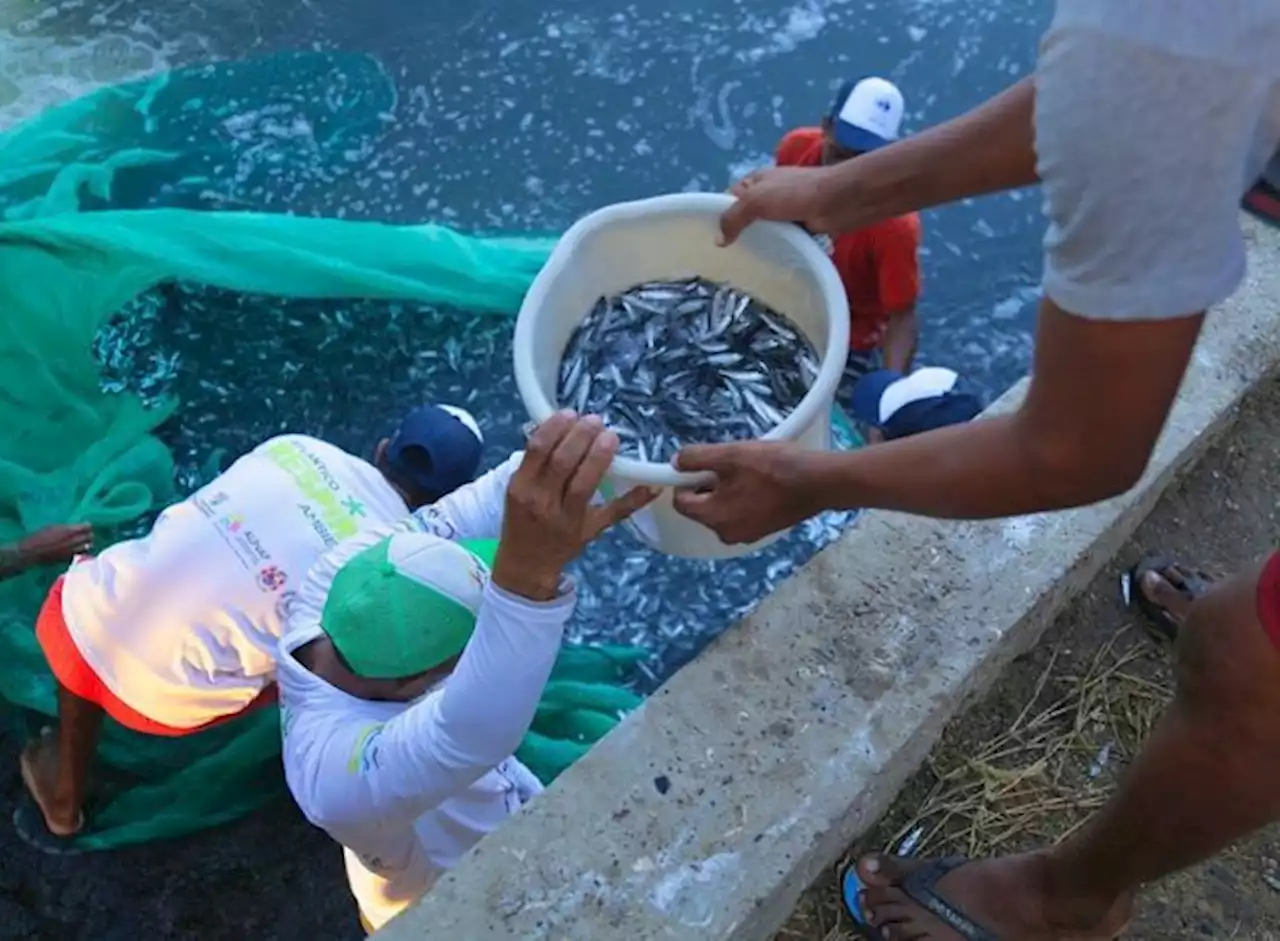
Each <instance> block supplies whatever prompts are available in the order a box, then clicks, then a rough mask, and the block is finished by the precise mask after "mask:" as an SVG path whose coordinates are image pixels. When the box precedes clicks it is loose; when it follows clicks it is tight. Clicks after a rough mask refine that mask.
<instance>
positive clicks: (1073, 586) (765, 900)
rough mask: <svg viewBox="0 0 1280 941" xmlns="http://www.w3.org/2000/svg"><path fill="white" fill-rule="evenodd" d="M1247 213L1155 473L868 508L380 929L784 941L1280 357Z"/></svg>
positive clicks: (1276, 263)
mask: <svg viewBox="0 0 1280 941" xmlns="http://www.w3.org/2000/svg"><path fill="white" fill-rule="evenodd" d="M1247 226H1248V230H1247V231H1248V234H1249V238H1250V242H1251V245H1250V253H1251V272H1250V275H1249V279H1248V281H1247V282H1246V284H1245V285H1244V287H1243V288H1242V289H1241V290H1240V291H1239V292H1238V293H1237V294H1236V296H1235V297H1234V298H1232V300H1231V301H1229V302H1228V303H1227V304H1225V305H1223V307H1222V309H1221V310H1218V311H1215V312H1214V314H1213V315H1212V316H1211V317H1210V320H1209V325H1208V327H1207V328H1206V331H1205V335H1204V337H1203V338H1202V340H1201V342H1200V344H1199V346H1198V348H1197V351H1196V354H1195V361H1194V365H1193V368H1192V370H1191V372H1190V374H1189V375H1188V377H1187V380H1186V382H1185V383H1184V385H1183V389H1182V394H1181V397H1180V400H1179V403H1178V405H1177V407H1176V409H1175V411H1174V413H1173V416H1172V418H1171V420H1170V422H1169V425H1168V427H1167V428H1166V430H1165V433H1164V435H1163V437H1162V439H1161V441H1160V444H1159V446H1158V448H1157V451H1156V454H1155V457H1154V458H1153V460H1152V463H1151V466H1150V468H1149V469H1148V472H1147V474H1146V475H1145V477H1144V478H1143V480H1142V481H1141V483H1140V484H1139V485H1138V486H1137V487H1136V488H1135V489H1134V490H1133V491H1131V492H1130V493H1128V494H1126V495H1125V496H1123V497H1121V498H1117V499H1115V500H1112V501H1109V502H1107V503H1104V504H1099V505H1097V506H1094V507H1089V508H1087V509H1084V510H1079V511H1075V512H1071V513H1059V514H1052V515H1035V516H1029V517H1021V518H1017V519H1012V520H1004V521H998V522H990V523H960V524H957V523H942V522H936V521H931V520H924V519H918V518H914V517H907V516H902V515H898V514H888V513H873V514H868V515H867V517H866V518H865V519H864V520H863V521H862V522H861V523H860V524H859V525H858V526H856V527H855V528H854V529H853V530H852V531H850V532H849V533H847V534H846V535H845V536H844V537H843V538H842V539H840V540H839V541H838V542H837V543H835V544H834V545H833V546H831V547H830V548H828V549H827V550H825V551H824V552H822V553H821V554H819V555H818V556H817V557H816V558H815V559H814V560H813V561H812V562H811V563H810V564H809V565H808V566H806V567H805V568H804V569H803V570H802V571H800V572H799V573H798V574H797V575H796V576H795V577H793V578H792V579H791V580H789V581H788V582H787V583H785V584H784V585H782V586H781V587H780V588H779V589H778V590H777V591H776V592H775V593H774V594H773V595H772V596H771V597H769V598H768V599H766V600H765V601H764V602H763V603H762V604H761V605H760V607H759V609H758V610H757V611H756V612H755V613H754V614H753V615H751V616H750V617H748V618H747V619H745V620H744V621H743V622H742V623H741V624H739V625H737V626H735V627H734V628H733V629H731V630H729V631H728V632H726V634H725V635H724V636H722V637H721V638H720V639H719V640H718V641H717V642H716V643H714V644H713V645H712V646H711V647H710V648H709V649H708V650H706V651H705V652H704V653H703V654H702V655H701V656H700V657H698V658H697V659H696V660H695V661H694V662H693V663H691V664H689V665H688V666H686V667H685V668H684V669H683V670H682V671H680V673H679V674H678V675H677V676H676V677H674V678H673V679H672V680H671V681H670V682H668V683H667V684H666V685H665V686H664V687H663V688H662V689H661V690H659V691H658V693H657V694H655V695H654V696H653V698H652V699H651V700H650V701H649V702H648V703H647V704H646V705H645V706H644V708H642V709H641V710H640V711H639V712H637V713H636V714H635V715H634V716H632V717H630V718H629V719H628V720H627V721H626V722H624V723H623V724H622V725H621V726H620V727H619V728H618V729H617V730H616V731H615V732H614V733H613V734H612V735H610V736H609V737H608V738H607V739H605V740H604V741H603V742H601V743H600V745H599V746H597V747H596V748H595V749H594V750H593V751H592V753H591V754H590V755H589V756H587V758H585V759H584V760H583V761H581V762H580V763H579V764H578V765H577V766H576V767H574V768H573V769H571V770H570V772H569V773H567V774H566V775H565V776H564V777H562V778H561V780H560V781H559V782H557V784H556V785H555V787H553V788H552V789H551V790H550V791H548V792H547V793H546V794H545V795H543V796H542V797H541V798H539V800H538V801H537V802H536V803H535V804H534V805H533V806H532V807H530V808H529V810H528V811H527V812H524V813H522V814H520V815H518V816H517V817H516V818H514V819H513V820H512V821H511V822H509V823H508V824H506V825H505V826H504V827H503V828H502V829H501V830H500V831H499V832H498V833H496V834H495V835H494V836H492V837H490V838H489V839H487V840H485V841H484V842H483V843H482V844H481V845H480V846H478V847H477V848H476V849H475V850H474V851H473V852H472V853H471V854H470V856H469V857H468V858H467V859H466V860H464V862H463V864H462V865H461V866H460V867H459V868H458V869H457V870H456V871H455V872H453V873H452V874H450V875H449V876H448V877H446V878H445V879H443V880H442V881H441V882H440V883H439V884H438V885H437V886H436V887H435V889H434V890H433V891H432V893H431V894H430V895H429V896H428V898H427V899H426V900H425V901H424V902H423V903H422V904H421V905H419V906H418V907H417V908H416V909H414V910H412V911H410V912H408V913H406V914H405V915H403V916H402V917H400V918H399V919H397V920H396V921H394V922H393V923H392V924H390V925H388V926H387V927H386V928H385V929H383V930H382V931H380V932H378V934H377V935H376V937H377V938H378V939H382V941H410V939H424V938H432V939H437V938H439V939H450V941H482V939H508V938H509V939H515V938H520V939H543V938H545V939H556V941H559V939H591V941H606V939H613V938H619V939H621V938H627V939H645V938H666V939H687V941H694V939H697V941H707V939H734V941H737V939H743V941H756V939H766V938H770V937H771V936H772V934H773V932H774V931H775V930H776V929H777V928H778V926H779V925H781V924H782V922H783V921H784V920H785V918H786V917H787V915H788V914H789V912H790V911H791V909H792V907H793V906H794V904H795V902H796V900H797V898H798V897H799V895H800V893H801V892H802V891H803V890H804V889H805V888H806V887H807V886H808V885H809V883H810V882H811V881H812V880H813V879H814V878H815V877H816V876H817V875H818V873H819V872H820V871H821V870H822V869H823V868H824V867H826V866H828V865H830V864H831V863H832V862H833V861H834V860H835V859H836V858H837V856H838V855H839V854H840V853H841V852H842V851H843V849H844V847H845V846H847V845H848V843H849V842H850V841H851V840H852V839H854V838H855V837H856V836H857V835H858V834H859V833H860V832H861V831H863V830H865V829H866V828H867V827H868V826H869V825H870V824H871V823H872V822H873V821H874V820H875V819H876V817H877V816H878V815H879V814H880V813H881V812H882V811H883V810H884V809H885V807H886V806H887V805H888V803H889V802H890V800H891V799H892V798H893V796H894V794H895V793H896V792H897V790H898V789H899V787H900V786H901V785H902V783H903V782H904V781H905V779H906V778H907V777H908V776H909V775H910V774H911V773H912V772H913V771H914V770H915V769H916V768H917V767H918V766H919V764H920V762H921V761H922V760H923V758H924V757H925V756H926V755H927V753H928V751H929V749H930V748H931V746H932V745H933V744H934V742H935V741H936V739H937V737H938V735H939V733H940V731H941V730H942V727H943V726H944V725H945V723H946V722H947V721H948V720H949V719H951V718H952V716H954V715H955V714H956V712H957V711H958V710H959V709H960V708H961V707H962V706H963V704H964V702H965V700H966V699H967V698H968V697H970V696H971V695H973V694H975V693H978V692H980V691H982V690H983V689H985V688H986V687H987V686H988V684H990V683H991V681H992V680H993V679H994V678H995V677H996V676H997V675H998V674H999V673H1000V671H1001V670H1002V668H1003V667H1004V666H1005V664H1007V663H1008V661H1009V660H1010V659H1011V658H1013V657H1014V656H1016V655H1017V654H1018V653H1020V652H1022V651H1024V650H1025V649H1027V648H1028V647H1029V646H1031V645H1032V644H1034V643H1035V642H1036V641H1037V640H1038V639H1039V637H1040V634H1041V632H1042V631H1043V630H1044V629H1045V627H1046V626H1047V625H1048V624H1049V623H1051V621H1052V619H1053V618H1054V616H1055V615H1056V614H1057V613H1058V612H1059V611H1060V610H1062V608H1063V607H1064V606H1065V604H1066V603H1067V602H1068V601H1069V600H1070V599H1072V598H1073V597H1074V596H1075V595H1076V594H1077V593H1079V592H1080V591H1081V590H1082V589H1083V588H1084V587H1085V586H1086V585H1087V584H1088V583H1089V581H1090V580H1091V579H1092V578H1093V576H1094V575H1095V574H1096V573H1097V572H1098V571H1099V570H1100V569H1101V567H1102V566H1103V565H1104V564H1105V563H1106V561H1107V560H1108V559H1109V558H1110V557H1111V555H1112V554H1113V553H1114V552H1115V551H1116V550H1117V549H1118V548H1119V547H1120V545H1121V544H1122V543H1123V542H1124V541H1125V539H1126V538H1127V537H1128V536H1129V535H1130V534H1131V533H1132V532H1133V530H1134V529H1135V528H1136V527H1137V525H1138V523H1139V522H1140V521H1141V520H1142V519H1143V518H1145V517H1146V515H1147V514H1148V513H1149V512H1150V510H1151V508H1152V507H1153V505H1154V504H1155V502H1156V500H1157V499H1158V497H1159V496H1160V494H1161V493H1162V492H1163V491H1164V490H1165V489H1166V488H1167V487H1168V486H1169V485H1170V483H1172V482H1173V481H1174V480H1175V479H1176V477H1177V476H1178V475H1179V474H1180V473H1181V472H1183V471H1185V470H1186V469H1187V468H1188V467H1189V466H1191V465H1192V464H1193V463H1194V462H1195V461H1196V459H1197V458H1198V457H1199V456H1200V455H1201V454H1202V453H1203V451H1204V450H1205V448H1207V447H1208V445H1209V444H1210V443H1212V441H1213V440H1214V439H1215V438H1216V436H1217V434H1218V433H1220V432H1221V431H1222V430H1224V429H1225V428H1226V427H1228V426H1229V425H1230V422H1231V420H1232V418H1233V416H1234V411H1235V409H1236V407H1237V405H1238V403H1239V401H1240V399H1241V397H1242V396H1244V395H1245V394H1246V393H1247V392H1248V391H1249V390H1250V389H1251V388H1253V387H1254V386H1255V385H1256V384H1257V383H1258V382H1259V381H1261V380H1262V379H1264V378H1266V377H1268V376H1269V375H1270V374H1271V373H1272V372H1273V371H1274V370H1275V368H1276V365H1277V363H1280V233H1278V232H1275V231H1273V230H1267V229H1264V228H1262V227H1260V226H1257V225H1256V224H1255V223H1253V222H1252V221H1249V222H1248V223H1247ZM1022 391H1023V384H1020V385H1019V386H1017V387H1015V389H1014V390H1012V391H1011V392H1010V393H1009V394H1008V395H1006V396H1005V397H1004V398H1003V399H1001V401H1000V402H999V403H997V406H996V408H997V409H1001V410H1004V409H1010V408H1012V407H1013V406H1014V405H1015V404H1016V402H1017V401H1018V400H1019V399H1020V397H1021V394H1022Z"/></svg>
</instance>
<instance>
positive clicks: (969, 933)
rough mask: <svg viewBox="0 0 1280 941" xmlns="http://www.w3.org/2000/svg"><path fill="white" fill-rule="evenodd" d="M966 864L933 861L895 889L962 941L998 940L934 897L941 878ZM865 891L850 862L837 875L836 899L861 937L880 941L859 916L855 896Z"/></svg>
mask: <svg viewBox="0 0 1280 941" xmlns="http://www.w3.org/2000/svg"><path fill="white" fill-rule="evenodd" d="M968 861H969V860H967V859H966V858H965V857H963V856H952V857H949V858H947V859H935V860H933V861H932V862H928V863H925V864H924V865H923V866H921V867H920V868H919V869H915V870H912V871H911V872H910V873H908V874H907V876H906V877H905V878H904V879H903V880H902V884H901V885H900V886H899V888H900V889H901V890H902V892H903V894H904V895H906V896H907V898H909V899H911V901H913V902H915V903H916V904H917V905H919V906H920V907H921V908H923V909H924V910H925V911H927V912H929V913H930V914H932V915H933V916H934V917H936V918H938V919H939V920H940V921H942V922H943V923H944V924H946V925H947V926H948V927H949V928H950V929H951V930H952V931H954V932H955V933H956V934H958V935H960V937H962V938H964V939H965V941H1000V939H999V938H997V937H996V936H995V935H993V934H992V933H991V932H990V931H988V930H987V929H986V928H983V927H982V926H981V925H979V924H977V923H976V922H974V921H973V919H971V918H970V917H969V916H968V915H966V914H965V913H964V912H962V911H960V909H958V908H956V906H955V905H953V904H952V903H951V902H949V901H947V900H946V899H945V898H943V897H942V896H941V895H939V894H938V890H937V886H938V883H939V882H940V881H941V880H942V877H943V876H945V875H946V874H947V873H949V872H952V871H954V870H956V869H959V868H960V867H961V866H963V865H964V864H965V863H967V862H968ZM865 888H866V886H865V885H864V884H863V882H862V880H861V879H860V878H858V864H857V861H856V860H855V861H853V862H850V863H849V864H848V865H847V866H845V868H844V869H843V870H842V871H841V872H840V897H841V899H842V900H843V902H844V908H845V911H846V912H848V913H849V917H850V918H851V919H852V920H853V923H854V925H855V926H856V927H857V929H858V932H859V933H860V934H861V935H862V936H863V937H864V938H867V939H868V941H884V938H883V937H882V936H881V934H880V933H879V932H878V931H877V930H876V929H875V928H874V927H873V926H871V925H869V924H868V923H867V919H866V917H865V916H863V914H862V902H861V900H860V899H859V898H858V896H859V895H860V894H861V892H862V891H863V889H865Z"/></svg>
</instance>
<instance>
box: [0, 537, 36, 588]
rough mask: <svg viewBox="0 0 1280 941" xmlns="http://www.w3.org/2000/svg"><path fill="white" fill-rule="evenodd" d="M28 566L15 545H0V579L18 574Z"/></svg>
mask: <svg viewBox="0 0 1280 941" xmlns="http://www.w3.org/2000/svg"><path fill="white" fill-rule="evenodd" d="M30 567H31V566H30V565H29V564H28V563H27V560H26V558H25V557H24V556H23V554H22V550H21V549H19V548H18V547H17V546H15V545H10V546H0V581H4V580H5V579H6V578H13V576H15V575H20V574H22V573H23V572H24V571H26V570H27V569H28V568H30Z"/></svg>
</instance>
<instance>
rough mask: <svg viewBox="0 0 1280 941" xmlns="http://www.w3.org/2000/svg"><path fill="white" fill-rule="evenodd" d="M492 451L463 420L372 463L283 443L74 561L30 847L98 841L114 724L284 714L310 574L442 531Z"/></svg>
mask: <svg viewBox="0 0 1280 941" xmlns="http://www.w3.org/2000/svg"><path fill="white" fill-rule="evenodd" d="M480 452H481V437H480V430H479V428H478V427H477V425H476V423H475V419H474V418H472V417H471V416H470V415H469V414H467V413H466V412H465V411H463V410H461V409H456V408H453V407H452V406H426V407H423V408H419V409H416V410H414V411H413V412H411V413H409V415H407V416H406V417H405V419H404V420H403V421H402V422H401V424H400V426H399V428H398V429H397V431H396V433H395V434H394V435H393V437H391V438H390V439H388V440H383V441H380V442H378V444H377V446H376V447H375V449H374V453H373V462H372V463H369V462H368V461H364V460H361V459H360V458H357V457H355V456H353V455H350V454H347V453H346V452H345V451H343V450H341V449H340V448H337V447H334V446H333V445H331V444H327V443H325V442H323V441H319V440H317V439H315V438H310V437H306V436H304V435H283V436H280V437H276V438H272V439H270V440H269V441H266V442H264V443H263V444H261V445H259V446H258V447H257V448H255V449H254V450H253V451H251V452H250V453H249V454H247V455H245V456H243V457H241V458H240V459H239V460H237V461H236V462H235V463H234V464H232V465H231V467H230V468H229V469H228V470H227V471H226V472H225V473H223V474H221V475H220V476H219V477H217V478H216V479H215V480H214V481H213V482H212V483H210V484H209V485H207V486H205V487H202V488H201V489H199V490H197V491H196V492H195V493H194V494H192V495H191V496H190V497H188V498H187V499H186V500H183V501H182V502H181V503H177V504H174V505H173V506H171V507H169V508H168V509H166V510H165V511H164V512H163V513H161V514H160V516H159V518H158V519H157V520H156V522H155V525H154V526H153V527H152V529H151V531H150V532H149V533H148V534H147V535H146V536H143V537H142V538H139V539H132V540H128V541H126V542H121V543H117V544H116V545H114V546H111V547H110V548H108V549H107V550H106V551H104V552H103V553H102V554H101V555H98V556H96V557H93V558H89V557H85V556H82V557H80V558H78V559H76V560H75V561H74V562H73V563H72V565H71V568H70V569H69V570H68V571H67V573H66V574H65V575H63V576H61V577H60V578H59V579H58V580H57V582H55V583H54V586H53V588H52V590H51V591H50V592H49V595H48V598H47V599H46V601H45V604H44V607H43V609H42V610H41V612H40V615H39V619H38V621H37V626H36V633H37V637H38V639H39V642H40V646H41V648H42V649H43V651H44V654H45V657H46V658H47V659H48V661H49V666H50V668H51V669H52V671H53V674H54V676H55V677H56V679H57V681H58V727H57V729H56V731H55V730H46V731H45V732H44V733H42V734H41V736H40V737H39V738H38V739H36V740H35V741H33V742H31V743H30V744H29V745H28V746H27V747H26V748H25V749H24V751H23V752H22V756H21V759H20V763H21V771H22V780H23V782H24V784H25V785H26V788H27V791H28V792H29V793H30V795H31V797H32V798H33V800H34V803H35V805H36V807H37V808H38V809H39V812H40V818H42V819H36V820H26V823H25V824H23V823H22V819H25V818H20V826H19V832H20V833H21V834H22V835H23V836H24V837H25V838H26V839H27V840H28V841H29V842H31V843H33V844H34V845H36V846H45V847H46V848H51V847H49V841H50V839H52V840H53V841H54V843H55V844H56V843H57V841H58V840H59V839H60V838H65V837H70V836H74V835H75V834H76V833H78V832H79V831H80V830H81V829H82V828H83V827H84V824H85V818H84V812H83V806H84V801H85V782H86V779H87V776H88V773H89V768H90V765H91V763H92V760H93V757H94V754H95V752H96V749H97V739H98V733H99V730H100V728H101V724H102V720H103V717H104V716H108V715H109V716H110V717H111V718H113V719H115V720H116V721H117V722H119V723H120V724H121V725H123V726H125V727H126V728H129V729H132V730H133V731H135V732H141V733H144V734H148V735H160V736H182V735H189V734H192V733H194V732H199V731H201V730H203V729H208V728H210V727H211V726H215V725H218V724H221V723H223V722H226V721H227V720H229V719H231V718H233V717H235V716H238V715H241V714H243V713H244V712H246V711H248V710H251V709H255V708H257V707H259V706H261V705H263V704H264V703H267V702H270V701H273V700H274V698H275V686H274V679H275V654H276V642H277V641H278V639H279V637H280V634H281V629H282V624H283V620H284V614H285V611H286V609H287V607H288V604H289V602H290V600H291V599H292V598H293V596H294V595H295V593H296V591H297V587H298V585H299V584H300V583H301V582H302V580H303V578H304V577H305V576H306V573H307V570H308V569H310V567H311V566H312V564H314V563H315V561H316V560H317V559H318V558H320V556H321V555H322V554H323V553H324V552H325V551H326V550H327V549H329V548H330V547H332V546H334V545H336V544H338V543H339V542H341V541H342V540H344V539H347V538H350V537H351V536H354V535H355V534H356V533H358V532H359V531H360V530H361V529H364V528H366V527H369V526H373V525H377V524H381V523H390V522H394V521H396V520H400V519H403V518H404V517H405V515H406V514H407V513H409V512H410V511H411V510H414V511H420V512H419V514H418V516H415V517H411V518H410V519H411V522H413V524H414V525H418V526H421V527H425V526H427V525H428V524H430V522H431V519H432V517H433V516H434V510H433V509H432V507H431V504H433V503H434V502H435V501H437V500H440V499H441V498H442V497H444V496H445V495H447V494H449V493H451V492H453V491H454V490H455V489H457V488H458V487H460V486H462V485H463V484H465V483H467V482H468V481H470V480H471V479H472V478H473V477H474V476H475V473H476V470H477V469H478V467H479V463H480ZM423 507H427V509H426V510H421V508H423ZM78 551H83V550H78Z"/></svg>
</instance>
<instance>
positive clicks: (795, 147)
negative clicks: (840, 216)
mask: <svg viewBox="0 0 1280 941" xmlns="http://www.w3.org/2000/svg"><path fill="white" fill-rule="evenodd" d="M776 162H777V164H778V166H780V167H816V166H818V165H819V164H820V163H821V162H822V129H821V128H817V127H801V128H796V130H794V131H791V132H790V133H788V134H787V136H786V137H784V138H782V141H781V142H780V143H779V144H778V153H777V157H776ZM919 248H920V217H919V216H918V215H916V214H915V213H914V212H913V213H910V214H908V215H905V216H898V217H897V218H896V219H886V220H885V221H884V222H877V223H876V224H875V225H869V226H867V227H866V228H864V229H858V230H857V231H856V232H846V233H844V234H843V235H841V236H839V237H837V238H836V239H835V241H834V243H833V245H832V249H831V260H832V262H834V263H835V266H836V271H838V272H840V280H841V281H843V282H844V290H845V293H846V294H848V295H849V321H850V327H851V329H850V331H849V348H850V349H853V350H857V351H858V352H866V351H868V350H873V349H875V348H876V347H877V346H879V345H880V340H881V338H882V337H883V336H884V328H885V325H886V324H888V322H889V317H890V315H892V314H898V313H902V312H903V311H906V310H909V309H910V308H912V307H914V306H915V303H916V298H918V297H919V296H920V262H919V258H918V257H917V255H918V251H919Z"/></svg>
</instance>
